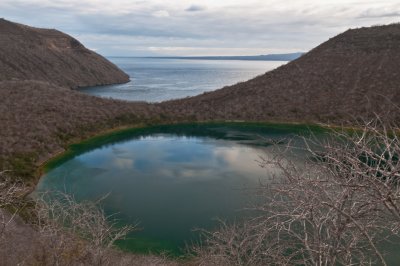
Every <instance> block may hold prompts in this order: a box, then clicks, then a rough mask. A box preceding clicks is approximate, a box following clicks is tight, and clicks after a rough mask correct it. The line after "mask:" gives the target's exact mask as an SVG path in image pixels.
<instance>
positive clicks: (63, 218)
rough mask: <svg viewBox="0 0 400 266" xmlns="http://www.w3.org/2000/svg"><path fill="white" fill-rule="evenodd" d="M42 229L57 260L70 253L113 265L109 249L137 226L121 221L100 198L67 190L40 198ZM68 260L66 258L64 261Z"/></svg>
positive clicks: (93, 262)
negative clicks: (80, 197)
mask: <svg viewBox="0 0 400 266" xmlns="http://www.w3.org/2000/svg"><path fill="white" fill-rule="evenodd" d="M36 209H37V216H38V229H39V232H40V234H41V236H42V237H44V238H45V239H47V243H48V246H47V247H46V248H47V249H52V250H53V252H52V253H50V254H51V255H53V256H52V258H50V259H51V260H52V261H53V263H55V264H63V262H65V260H66V259H67V260H68V259H69V258H66V257H65V256H68V253H72V254H74V257H75V258H80V260H81V261H80V262H81V263H82V262H85V261H90V264H92V265H110V264H112V261H110V256H109V250H110V248H112V247H113V246H114V244H115V241H117V240H120V239H123V238H125V237H126V236H127V234H128V233H130V232H131V231H132V230H134V226H131V225H124V226H119V225H117V221H116V220H115V219H113V217H112V216H107V215H106V214H105V213H104V211H103V209H102V208H101V207H100V206H99V201H98V202H89V201H84V202H77V201H76V200H75V199H74V197H73V196H71V195H68V194H65V193H61V192H59V193H44V194H43V195H41V197H40V198H39V199H38V200H37V208H36ZM63 260H64V261H63Z"/></svg>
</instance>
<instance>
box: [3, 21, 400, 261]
mask: <svg viewBox="0 0 400 266" xmlns="http://www.w3.org/2000/svg"><path fill="white" fill-rule="evenodd" d="M0 37H1V38H0V123H1V125H2V126H1V130H0V171H1V169H10V170H12V171H11V172H7V173H6V172H4V171H3V172H0V226H1V231H0V265H16V264H18V263H19V264H20V265H94V264H96V265H164V264H174V263H171V262H169V261H168V260H165V259H163V258H158V257H152V256H137V255H127V254H123V253H121V252H119V251H116V250H112V249H110V247H111V246H112V244H113V243H114V240H115V239H117V238H119V237H123V236H124V234H125V233H126V232H127V230H128V229H129V228H119V229H116V228H115V227H112V226H111V225H112V224H110V220H106V217H104V214H103V213H102V212H101V210H99V209H98V208H97V207H96V206H95V205H93V204H89V203H77V202H75V201H74V200H73V199H72V198H70V197H68V196H65V197H61V201H60V200H58V201H57V200H56V201H51V202H48V201H36V202H33V201H31V200H28V199H26V197H25V195H26V192H27V187H26V186H25V185H24V183H22V182H17V181H16V179H14V178H11V176H13V177H14V176H20V177H21V178H23V179H24V178H25V179H26V178H27V177H28V179H26V180H28V183H29V180H32V177H33V176H34V172H35V170H36V169H37V164H38V163H40V162H42V161H44V160H45V159H48V158H49V157H51V156H52V155H54V154H55V153H56V152H60V151H63V150H64V149H65V147H66V146H67V145H68V144H69V143H71V142H72V141H75V140H81V139H83V138H85V137H88V136H90V135H93V134H96V133H98V132H101V131H104V130H109V129H112V128H118V127H122V126H135V125H144V124H146V123H154V122H166V121H187V120H191V121H193V120H195V121H198V120H200V121H203V120H252V121H266V120H280V121H311V122H334V123H341V122H345V121H348V118H349V117H364V118H367V117H372V116H373V115H374V114H375V113H378V114H382V113H384V114H385V117H387V119H388V120H389V121H399V115H398V114H399V112H398V108H397V107H394V105H392V104H390V105H387V104H386V102H391V103H395V104H399V103H400V91H399V89H398V84H400V76H399V73H398V69H400V65H399V64H400V48H399V47H400V45H399V44H400V25H389V26H382V27H372V28H363V29H357V30H349V31H347V32H345V33H343V34H341V35H339V36H337V37H335V38H333V39H331V40H329V41H328V42H326V43H324V44H322V45H320V46H318V47H317V48H315V49H314V50H312V51H311V52H310V53H308V54H306V55H304V56H302V57H301V58H300V59H298V60H295V61H293V62H291V63H289V64H287V65H285V66H282V67H280V68H279V69H277V70H275V71H272V72H269V73H266V74H265V75H262V76H259V77H257V78H255V79H253V80H250V81H248V82H243V83H240V84H237V85H234V86H231V87H226V88H223V89H221V90H218V91H216V92H211V93H205V94H203V95H200V96H197V97H192V98H188V99H182V100H176V101H169V102H166V103H161V104H157V105H152V104H146V103H127V102H123V101H116V100H109V99H100V98H96V97H92V96H88V95H84V94H82V93H79V92H76V91H73V90H71V89H70V88H71V87H77V86H84V85H96V84H105V83H114V82H123V81H126V79H127V77H126V76H125V74H123V73H122V72H120V71H119V70H118V69H116V68H115V66H113V65H112V64H110V63H108V62H106V61H105V59H103V58H101V57H99V56H98V55H96V54H95V53H93V52H90V51H88V50H86V49H85V48H84V47H83V46H82V45H81V44H80V43H79V42H77V41H76V40H74V39H72V38H70V37H69V36H67V35H64V34H62V33H60V32H58V31H55V30H41V29H34V28H30V27H27V26H23V25H17V24H13V23H10V22H7V21H4V20H1V21H0ZM16 44H18V45H16ZM38 80H39V81H38ZM54 84H57V85H54ZM58 85H60V86H66V87H60V86H58ZM67 87H69V88H67ZM384 125H385V126H384ZM396 132H398V128H397V127H390V126H389V127H387V124H386V123H376V124H368V125H367V126H366V127H365V128H364V130H363V131H362V132H361V133H360V134H358V133H357V134H351V135H348V134H346V133H340V134H338V135H335V136H333V138H332V140H331V142H327V143H323V144H322V146H323V147H324V149H323V151H324V152H323V156H321V154H320V153H318V154H314V157H313V158H314V159H317V160H310V161H308V162H307V164H306V165H302V166H301V167H299V166H298V165H296V164H292V163H290V162H288V161H287V160H286V159H285V157H282V156H277V157H275V158H264V159H263V161H262V164H263V166H267V165H269V164H273V165H275V166H278V167H279V168H280V169H281V175H280V176H279V177H276V178H273V179H272V181H271V182H269V183H268V184H267V185H266V186H264V187H261V188H260V191H259V192H260V195H261V196H262V197H263V198H264V201H263V203H264V204H261V205H258V206H255V207H254V211H255V213H257V214H258V216H256V217H255V218H253V219H251V220H248V221H247V222H245V223H244V224H237V225H229V224H223V225H222V227H221V230H219V231H216V232H207V233H206V238H205V242H204V243H205V246H199V247H197V248H196V249H195V252H196V254H197V256H196V257H195V258H194V259H193V263H194V264H200V265H268V264H272V265H273V264H275V265H293V264H301V265H348V264H370V263H373V262H376V263H378V264H383V265H384V264H385V257H384V250H382V249H381V248H380V243H381V241H383V240H385V239H386V238H387V237H389V236H390V237H393V236H396V237H397V236H398V234H399V225H400V218H399V217H400V211H399V210H400V201H399V200H400V192H399V191H400V189H399V184H398V178H399V175H400V173H399V169H400V165H399V160H398V158H399V156H400V155H399V152H400V144H399V139H398V138H397V135H396V134H394V133H396ZM338 140H339V141H338ZM309 152H310V153H313V152H314V151H313V150H311V149H310V150H309ZM29 185H32V184H29ZM27 206H30V207H29V208H26V207H27ZM32 206H35V207H34V208H33V207H32ZM26 212H30V213H29V217H30V220H29V222H30V223H31V224H27V223H26V221H24V220H23V219H22V218H21V215H20V214H26ZM65 223H67V225H68V226H66V227H65V226H64V227H63V226H61V225H65ZM111 223H112V222H111ZM115 230H116V231H115ZM10 254H11V255H10Z"/></svg>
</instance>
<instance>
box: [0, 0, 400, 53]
mask: <svg viewBox="0 0 400 266" xmlns="http://www.w3.org/2000/svg"><path fill="white" fill-rule="evenodd" d="M185 2H186V1H181V0H169V1H165V0H114V1H109V0H91V1H82V0H1V1H0V17H4V18H6V19H9V20H12V21H16V22H19V23H23V24H28V25H32V26H36V27H45V28H56V29H59V30H61V31H64V32H66V33H68V34H70V35H72V36H74V37H76V38H78V39H79V40H80V41H81V42H82V43H83V44H84V45H86V46H88V47H96V48H97V49H98V50H97V51H98V52H99V53H100V54H103V55H133V56H136V55H162V54H168V55H207V54H212V55H216V54H221V55H234V54H238V55H249V54H267V53H284V52H297V51H307V50H309V49H311V48H313V47H315V46H316V45H318V44H319V43H321V42H323V41H325V40H326V39H328V38H330V37H332V36H335V35H337V34H339V33H340V32H342V31H345V30H347V29H348V28H354V27H363V26H370V25H374V24H387V23H392V22H397V21H398V20H399V19H398V14H399V13H400V3H399V2H398V0H386V1H376V0H335V1H334V0H324V1H312V0H297V1H290V3H288V2H282V1H280V0H230V1H215V0H202V1H200V0H191V3H192V4H191V5H189V6H188V4H187V2H186V3H185ZM361 18H362V19H361ZM150 47H153V48H150Z"/></svg>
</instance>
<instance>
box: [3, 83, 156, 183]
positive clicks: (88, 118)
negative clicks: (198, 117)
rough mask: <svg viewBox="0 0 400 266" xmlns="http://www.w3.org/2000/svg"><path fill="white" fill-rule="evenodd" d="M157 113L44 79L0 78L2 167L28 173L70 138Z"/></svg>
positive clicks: (142, 120)
mask: <svg viewBox="0 0 400 266" xmlns="http://www.w3.org/2000/svg"><path fill="white" fill-rule="evenodd" d="M158 113H159V110H157V107H155V106H154V105H151V104H147V103H129V102H124V101H119V100H111V99H103V98H98V97H95V96H90V95H86V94H83V93H80V92H79V91H74V90H71V89H68V88H63V87H58V86H56V85H53V84H50V83H47V82H42V81H33V80H27V81H3V82H0V124H1V130H0V171H1V169H12V170H15V171H16V172H17V173H18V174H19V175H21V176H25V175H27V176H31V175H33V174H34V172H33V170H34V169H35V167H34V166H35V165H36V164H38V163H40V162H43V160H45V159H48V158H49V157H50V156H54V154H55V153H57V152H61V151H63V150H64V148H65V146H66V144H67V143H70V142H71V141H73V140H77V139H82V138H85V137H87V136H89V135H92V134H94V133H98V132H101V131H104V130H108V129H111V128H116V127H121V126H127V125H128V126H134V125H140V124H143V123H146V122H152V121H155V119H157V114H158ZM13 158H14V159H13Z"/></svg>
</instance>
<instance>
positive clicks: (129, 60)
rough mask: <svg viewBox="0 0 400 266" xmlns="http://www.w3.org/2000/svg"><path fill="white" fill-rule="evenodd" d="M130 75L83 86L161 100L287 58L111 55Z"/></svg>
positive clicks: (109, 94)
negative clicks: (126, 79)
mask: <svg viewBox="0 0 400 266" xmlns="http://www.w3.org/2000/svg"><path fill="white" fill-rule="evenodd" d="M108 59H109V60H110V61H112V62H113V63H114V64H116V65H117V66H118V67H120V68H121V69H122V70H123V71H125V72H126V73H127V74H128V75H129V76H130V77H131V81H130V82H128V83H125V84H118V85H110V86H97V87H88V88H82V89H81V91H82V92H85V93H88V94H91V95H96V96H100V97H106V98H115V99H122V100H129V101H147V102H159V101H164V100H170V99H176V98H184V97H187V96H194V95H198V94H201V93H203V92H205V91H212V90H216V89H220V88H222V87H224V86H227V85H233V84H236V83H238V82H241V81H246V80H248V79H251V78H254V77H256V76H258V75H261V74H264V73H265V72H267V71H270V70H272V69H274V68H277V67H278V66H281V65H282V64H285V63H287V62H285V61H239V60H188V59H159V58H135V57H110V58H108Z"/></svg>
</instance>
